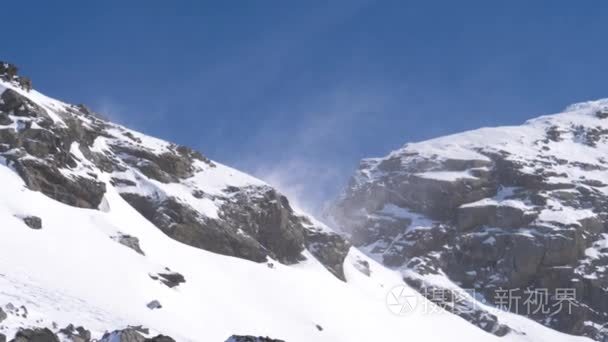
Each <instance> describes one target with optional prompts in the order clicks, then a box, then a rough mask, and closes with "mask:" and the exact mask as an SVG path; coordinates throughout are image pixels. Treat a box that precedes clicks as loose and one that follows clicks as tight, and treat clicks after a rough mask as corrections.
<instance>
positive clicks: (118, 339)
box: [99, 327, 175, 342]
mask: <svg viewBox="0 0 608 342" xmlns="http://www.w3.org/2000/svg"><path fill="white" fill-rule="evenodd" d="M99 342H175V340H174V339H173V338H171V337H169V336H165V335H157V336H154V337H150V338H146V337H144V336H143V335H142V334H141V333H140V331H138V329H137V327H128V328H126V329H123V330H114V331H113V332H111V333H108V332H106V333H105V334H104V335H103V337H102V338H101V340H99Z"/></svg>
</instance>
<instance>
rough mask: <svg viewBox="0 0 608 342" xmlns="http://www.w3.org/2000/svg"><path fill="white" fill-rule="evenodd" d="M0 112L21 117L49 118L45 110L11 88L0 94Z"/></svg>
mask: <svg viewBox="0 0 608 342" xmlns="http://www.w3.org/2000/svg"><path fill="white" fill-rule="evenodd" d="M0 100H2V101H0V112H4V113H7V114H11V115H14V116H21V117H40V118H45V119H46V120H50V117H49V116H48V114H47V112H46V110H45V109H44V108H42V107H40V106H39V105H37V104H35V103H34V102H32V101H31V100H30V99H28V98H27V97H25V96H23V95H21V94H19V93H17V92H16V91H14V90H12V89H6V90H5V91H4V92H3V93H2V94H1V95H0Z"/></svg>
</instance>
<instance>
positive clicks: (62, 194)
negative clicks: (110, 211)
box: [13, 160, 106, 208]
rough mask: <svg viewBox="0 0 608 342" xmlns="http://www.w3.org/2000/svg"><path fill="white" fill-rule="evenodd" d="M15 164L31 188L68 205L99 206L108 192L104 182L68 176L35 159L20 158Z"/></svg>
mask: <svg viewBox="0 0 608 342" xmlns="http://www.w3.org/2000/svg"><path fill="white" fill-rule="evenodd" d="M13 165H14V167H15V169H16V171H17V173H19V175H20V176H21V178H23V180H24V181H25V184H26V185H27V186H28V187H29V188H30V189H31V190H34V191H40V192H42V193H43V194H45V195H47V196H49V197H51V198H53V199H55V200H57V201H59V202H62V203H65V204H68V205H72V206H76V207H81V208H97V207H98V206H99V204H100V203H101V200H102V198H103V195H104V194H105V192H106V187H105V184H104V183H101V182H99V181H95V180H92V179H88V178H84V177H75V178H67V177H66V176H64V175H63V174H62V173H61V171H59V169H57V168H55V167H53V166H50V165H47V164H43V163H40V162H38V161H35V160H18V161H15V162H14V164H13Z"/></svg>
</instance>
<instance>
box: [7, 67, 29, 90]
mask: <svg viewBox="0 0 608 342" xmlns="http://www.w3.org/2000/svg"><path fill="white" fill-rule="evenodd" d="M0 79H1V80H4V81H7V82H11V83H14V84H16V85H18V86H19V87H21V88H22V89H24V90H26V91H30V90H32V80H30V78H29V77H26V76H21V75H19V68H18V67H17V66H16V65H15V64H12V63H8V62H3V61H0Z"/></svg>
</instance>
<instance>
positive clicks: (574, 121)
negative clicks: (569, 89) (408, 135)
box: [328, 105, 608, 336]
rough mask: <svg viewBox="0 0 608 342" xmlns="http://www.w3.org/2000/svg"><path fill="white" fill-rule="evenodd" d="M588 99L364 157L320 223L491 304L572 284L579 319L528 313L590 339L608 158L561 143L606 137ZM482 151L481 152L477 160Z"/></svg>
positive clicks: (597, 303) (600, 294) (601, 309)
mask: <svg viewBox="0 0 608 342" xmlns="http://www.w3.org/2000/svg"><path fill="white" fill-rule="evenodd" d="M594 106H595V105H593V106H591V109H590V110H589V111H587V112H584V113H580V112H579V113H577V114H576V115H574V114H572V115H570V114H569V113H567V114H568V115H566V114H559V115H558V118H557V119H554V117H553V116H547V117H543V118H541V119H538V120H531V121H530V122H528V123H526V124H525V125H524V126H523V127H521V128H517V127H510V128H497V129H488V130H483V129H482V130H478V131H472V132H466V133H462V134H457V135H455V136H450V137H447V138H441V139H435V140H432V141H429V142H421V143H416V144H412V145H406V146H405V147H403V148H402V149H399V150H397V151H394V152H392V153H391V154H390V155H388V156H386V157H384V158H374V159H367V160H363V161H362V162H361V165H360V167H359V170H358V171H357V173H356V174H355V176H354V177H353V178H352V179H351V181H350V183H349V185H348V186H347V188H346V189H345V191H344V192H343V194H342V195H341V196H340V197H339V199H338V200H337V201H336V203H334V204H333V205H332V206H331V207H330V209H329V213H328V214H329V216H330V217H329V219H330V220H331V221H333V222H335V223H337V224H338V225H339V226H340V227H342V229H344V230H345V231H346V232H347V233H349V234H350V236H351V237H352V239H353V240H352V241H353V242H354V244H355V245H357V246H362V247H365V248H368V247H369V248H370V252H371V253H372V254H373V255H374V256H377V257H378V258H379V259H381V260H382V261H383V263H384V264H385V265H387V266H392V267H400V268H403V267H407V268H410V269H411V270H412V271H415V272H418V273H421V274H437V275H443V274H445V275H447V276H448V277H449V278H450V279H451V280H452V281H454V282H455V283H457V284H459V285H460V286H462V287H465V288H476V289H479V290H480V292H481V295H482V296H484V297H485V299H486V300H488V301H490V302H492V298H493V296H494V294H495V290H496V289H497V288H498V287H503V288H508V289H511V288H517V287H519V288H531V289H535V288H548V289H552V290H555V289H558V288H575V289H576V291H577V298H576V300H575V304H576V305H577V310H578V311H577V312H576V313H575V315H576V317H571V318H567V317H566V316H561V315H555V316H550V315H546V314H545V315H543V314H539V315H536V316H533V317H531V318H533V319H535V320H537V321H538V322H541V323H542V324H544V325H547V326H550V327H552V328H555V329H558V330H560V331H563V332H567V333H570V334H579V335H580V334H585V335H587V336H593V334H594V332H593V331H591V330H592V329H591V330H590V331H591V332H585V331H587V330H589V329H590V328H588V327H589V326H590V323H589V322H594V323H595V324H600V322H603V321H605V317H606V316H608V304H604V303H608V301H606V292H605V291H604V290H602V288H604V289H605V288H608V271H606V268H605V267H604V266H605V265H606V263H607V262H608V249H606V248H604V247H602V246H604V244H605V241H603V239H604V235H603V234H605V233H606V225H605V222H607V221H608V196H606V194H605V191H604V190H603V189H604V188H605V186H606V184H608V180H607V179H606V178H605V176H604V174H605V171H606V164H607V161H606V159H605V158H602V157H598V158H597V160H596V159H594V158H587V157H586V156H583V155H581V156H578V155H568V154H567V153H563V148H565V147H566V146H573V149H579V148H580V149H604V148H605V146H606V145H607V144H608V128H606V126H605V123H604V122H600V121H599V120H598V119H602V120H605V118H604V116H605V115H603V114H600V116H598V110H597V108H596V107H594ZM601 111H602V112H603V111H605V110H604V109H601ZM560 115H566V116H564V117H562V116H560ZM569 115H570V116H569ZM581 117H584V119H581V120H578V119H579V118H581ZM524 132H525V133H524ZM531 132H534V133H533V134H532V133H531ZM493 133H496V136H494V134H493ZM503 134H504V136H503ZM529 134H532V135H534V139H528V138H529ZM480 137H483V139H480ZM507 137H508V138H507ZM519 137H521V138H519ZM558 143H559V145H558ZM457 155H462V156H463V157H462V158H463V159H464V158H465V156H466V159H469V162H464V161H460V160H459V158H456V157H455V156H457ZM481 158H487V160H485V161H484V162H483V163H477V162H475V161H476V160H478V159H481ZM453 159H454V160H455V161H454V160H453ZM565 170H572V171H573V172H565ZM581 217H582V218H581ZM589 248H591V249H589ZM465 318H466V319H467V320H470V321H472V322H473V321H475V322H483V321H484V320H485V318H483V317H482V316H480V317H470V316H468V317H465ZM585 322H586V323H585ZM487 324H489V323H487ZM487 324H486V325H487ZM585 324H586V325H585ZM585 329H587V330H585ZM497 331H501V329H499V330H497Z"/></svg>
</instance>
